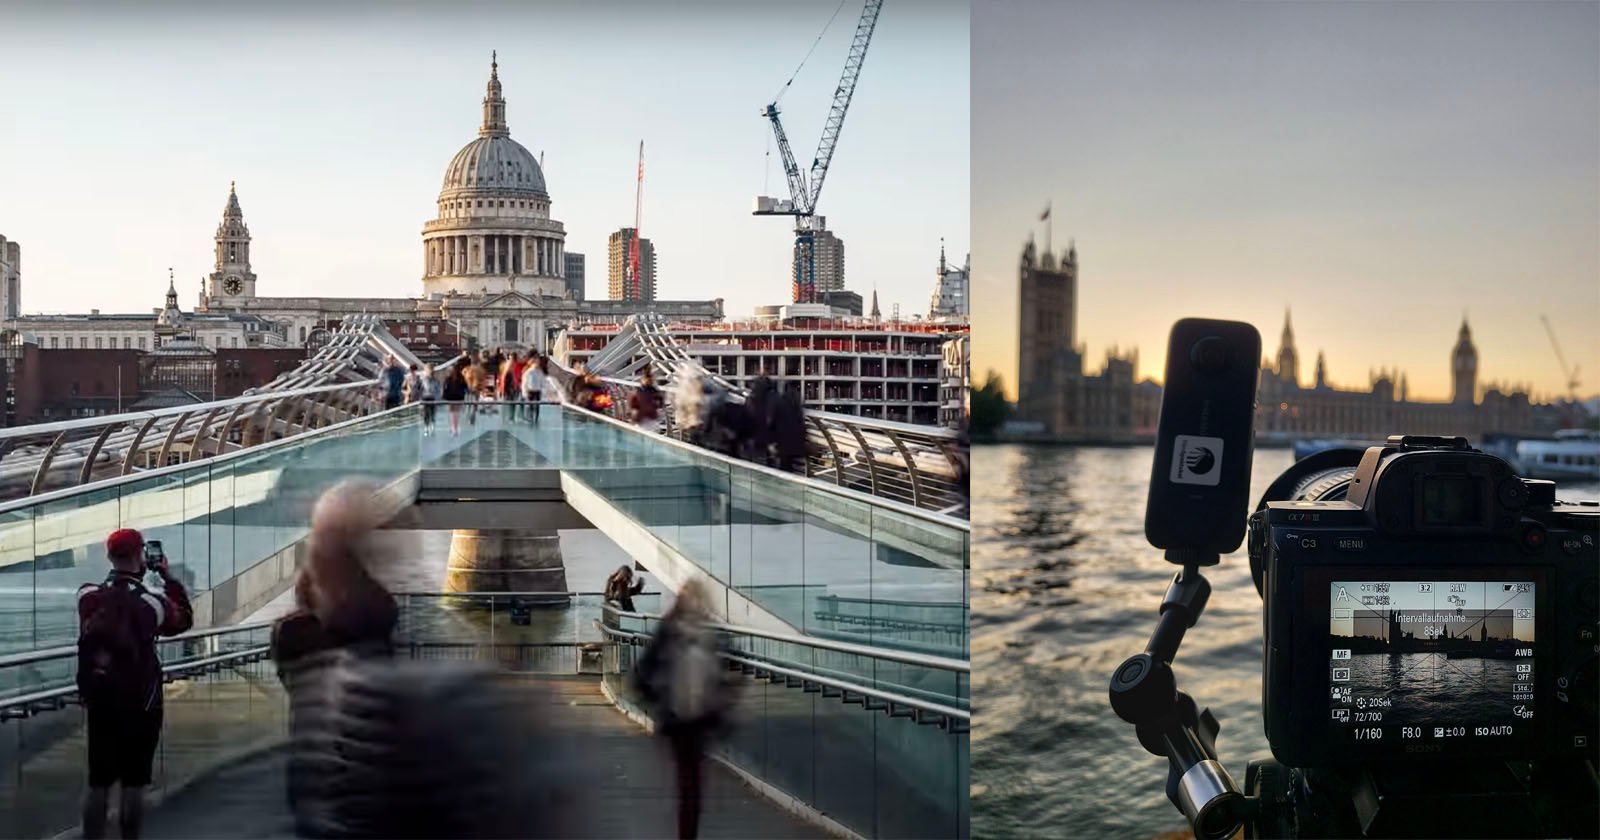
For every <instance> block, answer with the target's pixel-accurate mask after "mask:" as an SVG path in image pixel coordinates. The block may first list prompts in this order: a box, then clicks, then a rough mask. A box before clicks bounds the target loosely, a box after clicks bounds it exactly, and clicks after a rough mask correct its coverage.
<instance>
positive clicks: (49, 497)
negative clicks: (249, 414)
mask: <svg viewBox="0 0 1600 840" xmlns="http://www.w3.org/2000/svg"><path fill="white" fill-rule="evenodd" d="M413 408H414V405H398V406H395V407H394V408H391V409H386V410H383V411H376V412H373V413H372V414H362V415H359V416H356V417H352V418H350V419H349V420H341V421H340V422H338V423H334V424H332V425H328V426H321V427H319V428H315V429H310V430H308V431H305V432H302V433H300V434H298V435H293V436H290V437H284V438H278V439H277V440H269V441H266V442H264V443H260V444H257V445H255V446H252V447H249V448H247V449H235V450H234V451H232V452H224V453H222V454H220V455H213V456H212V457H210V458H205V459H202V460H198V461H189V462H186V463H182V464H173V465H171V466H166V467H157V468H156V469H153V470H142V471H140V472H136V473H129V474H127V475H119V476H116V477H113V478H107V479H103V480H101V481H94V482H90V483H88V484H80V485H77V486H75V487H62V488H60V489H57V490H51V491H49V492H48V493H39V494H37V495H33V496H23V497H21V498H18V499H9V500H6V501H0V514H3V513H7V512H9V511H13V510H18V509H21V508H25V507H31V506H33V505H36V504H41V503H44V502H51V501H55V500H57V499H65V498H68V497H71V496H76V495H78V494H79V493H93V492H95V491H97V490H106V489H109V488H112V487H117V486H120V485H123V484H129V483H132V482H135V481H143V480H145V479H149V478H155V477H159V476H163V475H171V474H173V473H180V472H183V471H184V470H195V469H200V468H202V467H207V466H209V465H211V464H222V463H227V462H229V461H233V460H236V459H239V458H245V457H250V456H254V455H259V454H261V453H262V452H266V451H269V450H272V449H276V448H279V447H285V446H291V445H293V444H295V443H297V442H299V441H304V440H308V439H310V438H313V437H317V436H319V435H326V434H330V433H332V432H335V431H338V430H341V429H345V428H347V427H349V426H353V425H355V424H357V423H361V422H364V421H368V420H371V419H373V418H374V417H382V416H384V415H388V414H395V413H398V412H402V411H409V410H412V409H413Z"/></svg>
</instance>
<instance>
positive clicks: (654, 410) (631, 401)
mask: <svg viewBox="0 0 1600 840" xmlns="http://www.w3.org/2000/svg"><path fill="white" fill-rule="evenodd" d="M628 414H629V417H630V418H631V419H632V420H633V422H634V424H635V425H637V426H638V427H639V428H641V429H643V430H644V431H647V432H650V433H651V434H655V433H656V432H659V431H661V389H659V388H657V387H656V378H655V375H654V374H652V373H650V371H645V372H644V376H643V377H641V378H640V379H639V387H638V388H637V389H635V390H634V392H633V396H631V397H628Z"/></svg>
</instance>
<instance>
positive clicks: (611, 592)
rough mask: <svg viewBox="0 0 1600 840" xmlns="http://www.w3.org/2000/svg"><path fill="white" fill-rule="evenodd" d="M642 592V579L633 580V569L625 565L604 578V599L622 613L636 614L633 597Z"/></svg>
mask: <svg viewBox="0 0 1600 840" xmlns="http://www.w3.org/2000/svg"><path fill="white" fill-rule="evenodd" d="M643 591H644V578H639V579H638V580H637V581H635V580H634V579H633V568H632V567H631V566H628V565H627V564H623V565H621V566H618V567H617V570H616V571H614V572H612V573H611V576H610V577H608V578H606V588H605V595H604V597H605V599H606V600H607V601H610V602H611V603H613V604H616V605H617V609H619V610H622V611H623V612H638V610H635V609H634V608H633V596H635V595H638V594H639V593H640V592H643Z"/></svg>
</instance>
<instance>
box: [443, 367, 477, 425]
mask: <svg viewBox="0 0 1600 840" xmlns="http://www.w3.org/2000/svg"><path fill="white" fill-rule="evenodd" d="M440 391H441V393H442V394H443V395H444V401H445V404H446V405H448V406H449V407H450V409H449V410H450V436H451V437H455V436H457V435H459V434H461V403H462V402H463V401H464V400H466V399H467V398H468V394H469V393H471V392H470V389H469V387H468V385H467V375H466V373H465V372H463V371H462V370H461V365H460V364H459V363H458V364H456V365H455V366H454V367H452V368H450V373H449V374H447V375H446V376H445V379H444V387H443V388H441V389H440ZM468 420H469V421H470V420H471V418H470V417H469V418H468Z"/></svg>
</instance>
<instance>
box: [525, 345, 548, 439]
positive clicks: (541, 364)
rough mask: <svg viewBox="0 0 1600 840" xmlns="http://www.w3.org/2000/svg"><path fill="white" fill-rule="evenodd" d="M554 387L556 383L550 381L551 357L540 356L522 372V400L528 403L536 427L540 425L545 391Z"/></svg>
mask: <svg viewBox="0 0 1600 840" xmlns="http://www.w3.org/2000/svg"><path fill="white" fill-rule="evenodd" d="M554 387H555V382H553V381H551V379H550V360H549V357H547V356H545V355H543V354H540V355H539V357H538V358H536V359H533V360H531V361H530V362H528V365H527V366H526V367H525V368H524V369H523V371H522V399H523V400H524V401H525V402H527V403H528V406H527V409H528V417H529V418H530V419H531V420H532V421H533V424H534V425H536V426H537V425H538V424H539V404H540V403H542V402H544V400H545V389H547V388H554Z"/></svg>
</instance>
